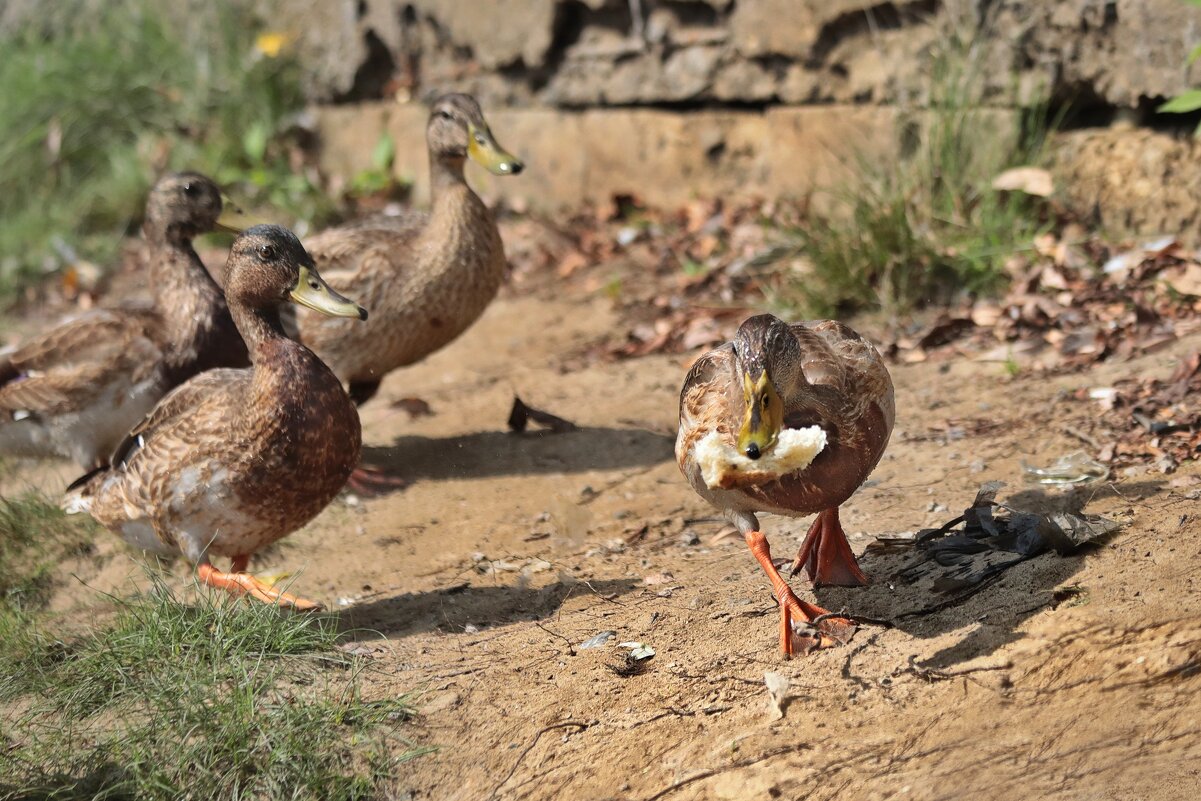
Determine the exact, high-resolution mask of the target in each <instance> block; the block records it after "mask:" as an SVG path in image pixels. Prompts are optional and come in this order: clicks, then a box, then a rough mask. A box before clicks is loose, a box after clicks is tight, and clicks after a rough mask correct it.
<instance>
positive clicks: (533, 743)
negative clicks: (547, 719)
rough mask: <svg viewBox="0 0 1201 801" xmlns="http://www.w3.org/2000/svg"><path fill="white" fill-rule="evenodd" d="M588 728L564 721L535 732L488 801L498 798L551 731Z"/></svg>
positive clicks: (577, 721)
mask: <svg viewBox="0 0 1201 801" xmlns="http://www.w3.org/2000/svg"><path fill="white" fill-rule="evenodd" d="M587 728H588V724H587V723H585V722H584V721H582V720H564V721H561V722H559V723H552V724H551V725H549V726H543V727H542V728H541V729H539V730H538V731H537V732H535V734H534V739H533V740H531V741H530V744H529V745H527V746H526V747H525V750H523V751H522V752H521V753H520V754H518V755H517V761H516V762H514V763H513V767H511V768H509V772H508V773H507V774H505V777H504V778H503V779H501V781H500V784H498V785H496V789H495V790H493V791H492V794H491V795H489V796H488V801H493V799H495V798H496V797H497V793H499V792H500V788H502V787H504V786H505V785H506V784H507V783H508V781H509V779H511V778H513V774H514V773H516V772H517V768H518V767H520V765H521V761H522V760H523V759H525V757H526V755H527V754H529V752H530V751H533V750H534V746H536V745H537V744H538V739H539V738H540V737H541V736H542V735H544V734H546V733H547V732H549V731H554V730H555V729H576V730H577V731H584V730H585V729H587Z"/></svg>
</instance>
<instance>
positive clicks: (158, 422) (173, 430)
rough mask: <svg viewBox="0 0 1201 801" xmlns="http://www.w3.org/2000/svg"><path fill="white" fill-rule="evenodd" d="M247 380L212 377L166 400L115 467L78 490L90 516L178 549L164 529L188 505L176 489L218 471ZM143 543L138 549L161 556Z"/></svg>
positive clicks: (232, 374) (230, 373)
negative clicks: (137, 527)
mask: <svg viewBox="0 0 1201 801" xmlns="http://www.w3.org/2000/svg"><path fill="white" fill-rule="evenodd" d="M252 380H253V373H252V372H251V371H250V370H236V369H221V370H210V371H208V372H206V373H201V374H200V375H198V376H196V377H195V378H193V379H192V380H190V381H188V382H187V383H185V384H182V385H181V386H179V387H177V388H176V389H174V390H173V391H172V392H171V393H169V394H168V395H167V396H166V397H164V398H163V399H162V401H160V402H159V404H158V406H156V407H155V408H154V411H152V412H151V413H150V414H149V415H148V416H147V417H146V418H145V419H144V420H143V421H142V422H141V423H140V424H139V425H138V426H137V427H135V428H134V429H133V431H131V432H130V434H129V436H128V437H127V438H126V439H125V441H123V442H122V443H121V445H119V446H118V448H117V450H116V452H115V453H114V454H113V459H112V467H110V468H109V469H108V470H105V471H101V472H99V473H98V474H95V475H93V476H92V477H91V478H90V479H88V481H87V483H86V485H85V486H84V487H83V488H82V490H81V494H82V495H84V496H90V497H89V501H90V503H89V504H88V511H89V512H90V513H91V514H92V516H93V517H94V518H96V520H97V521H98V522H100V523H102V524H103V525H105V526H108V527H110V528H113V529H115V530H123V529H125V530H126V531H127V532H128V529H127V528H126V527H128V526H129V524H130V523H131V522H132V523H134V524H135V525H141V526H142V527H143V528H145V529H146V530H147V531H148V532H153V536H155V537H157V539H158V540H159V541H160V542H161V543H162V545H163V546H166V549H167V550H168V551H171V550H173V549H174V548H175V547H177V543H176V534H175V532H174V531H173V527H172V526H171V525H170V524H169V521H170V519H171V518H172V517H173V516H174V514H175V512H176V511H177V509H176V504H178V503H186V502H188V501H189V500H190V499H189V498H188V497H187V496H186V494H185V493H181V492H180V488H181V482H182V483H185V484H186V483H189V481H190V482H191V483H193V484H194V485H195V484H198V483H199V477H200V476H201V475H202V474H207V473H210V472H211V470H212V467H213V466H214V465H215V464H217V463H218V460H219V459H220V457H221V456H222V455H223V454H222V453H221V452H220V448H221V447H228V443H227V439H228V436H229V433H228V429H229V425H230V422H229V420H230V415H231V413H232V411H231V410H233V409H237V408H240V407H241V406H243V405H244V403H245V399H246V394H247V390H248V388H249V387H250V384H251V381H252ZM188 475H192V476H195V477H196V478H192V479H190V480H189V479H187V478H185V477H186V476H188ZM145 536H146V535H143V539H142V540H141V541H138V540H137V539H136V538H134V542H135V544H137V545H139V546H140V547H143V548H147V549H150V550H160V549H159V548H157V547H155V546H154V544H153V543H151V542H148V541H147V540H146V539H145ZM127 538H128V534H127Z"/></svg>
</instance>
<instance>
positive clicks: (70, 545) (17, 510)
mask: <svg viewBox="0 0 1201 801" xmlns="http://www.w3.org/2000/svg"><path fill="white" fill-rule="evenodd" d="M96 530H97V526H96V525H95V523H93V522H92V520H91V519H90V518H86V517H68V516H67V515H66V514H64V513H63V512H62V510H60V509H59V508H58V506H57V505H56V504H55V503H53V502H52V501H51V500H50V499H49V498H47V497H45V496H44V495H42V494H41V493H39V492H36V491H30V492H27V493H25V494H24V495H21V496H19V497H15V498H5V497H3V496H0V612H3V611H4V610H6V609H7V610H14V609H26V610H29V609H36V608H38V607H39V606H41V605H42V604H43V603H44V602H45V601H46V598H47V595H48V593H49V591H50V589H51V586H52V579H53V571H54V568H55V567H56V566H57V565H58V563H59V562H60V561H61V560H63V559H65V558H68V557H71V556H74V555H79V554H85V553H88V552H89V551H90V550H91V547H92V541H93V539H94V537H95V533H96ZM0 625H2V623H0ZM0 642H2V640H0ZM3 658H4V656H3V654H0V660H3Z"/></svg>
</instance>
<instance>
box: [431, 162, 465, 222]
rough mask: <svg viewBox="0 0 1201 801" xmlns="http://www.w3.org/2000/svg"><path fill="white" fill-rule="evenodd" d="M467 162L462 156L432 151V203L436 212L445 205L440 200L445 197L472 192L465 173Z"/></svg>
mask: <svg viewBox="0 0 1201 801" xmlns="http://www.w3.org/2000/svg"><path fill="white" fill-rule="evenodd" d="M465 162H466V159H464V158H463V157H461V156H459V157H448V156H439V155H437V154H435V153H430V205H431V206H433V208H434V210H435V212H436V211H437V209H438V207H439V206H441V205H443V204H442V203H440V202H439V201H441V200H443V199H444V198H447V197H449V196H455V195H460V194H461V193H463V192H467V193H470V192H471V188H470V187H469V186H467V178H466V177H465V176H464V174H463V166H464V164H465Z"/></svg>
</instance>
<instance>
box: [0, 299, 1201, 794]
mask: <svg viewBox="0 0 1201 801" xmlns="http://www.w3.org/2000/svg"><path fill="white" fill-rule="evenodd" d="M615 325H616V321H615V319H614V313H613V311H612V307H611V304H610V302H609V301H608V300H605V299H604V298H598V297H597V296H596V295H595V294H589V293H584V292H577V293H573V292H564V291H555V290H553V289H552V288H550V287H544V288H542V289H541V290H538V291H535V292H532V293H531V292H526V293H521V294H518V293H514V292H512V291H509V292H506V294H505V295H504V296H503V297H502V298H501V299H500V300H499V301H498V302H496V303H495V304H494V305H493V306H492V307H491V308H490V309H489V311H488V312H487V313H486V315H485V316H484V318H483V319H482V320H481V321H480V322H479V323H478V324H477V325H476V326H475V327H474V328H472V329H471V330H470V331H469V332H468V333H467V334H466V335H464V336H463V337H462V338H461V339H460V340H459V341H458V342H456V343H454V344H453V345H452V346H450V347H448V348H447V349H445V350H444V351H442V352H440V353H438V354H436V355H435V356H434V357H432V358H430V359H429V360H427V361H426V362H425V363H423V364H420V365H418V366H415V367H413V368H411V369H408V370H404V371H400V372H397V373H393V374H392V375H391V376H390V377H389V378H388V379H387V380H386V382H385V383H384V385H383V390H382V392H381V395H380V396H379V397H377V398H376V399H375V400H373V401H372V402H371V403H369V404H368V405H367V406H366V407H365V408H364V409H363V413H362V416H363V423H364V434H365V440H366V442H367V444H368V446H369V447H368V449H367V455H368V458H369V459H370V460H372V461H374V462H376V463H379V464H383V465H386V466H388V467H389V468H390V469H392V470H393V471H394V472H396V473H397V474H400V475H403V476H406V477H407V478H409V479H411V481H412V484H411V485H410V486H409V487H407V488H406V489H404V490H401V491H399V492H396V493H393V494H391V495H388V496H386V497H383V498H378V499H370V500H362V501H355V500H354V499H342V500H339V501H338V502H336V503H335V505H333V506H332V507H331V508H329V509H328V510H326V511H325V512H324V513H323V514H322V515H321V516H320V517H319V518H318V519H317V520H316V521H315V522H314V523H312V524H311V525H310V526H308V527H307V528H306V529H305V530H303V531H302V532H299V533H297V534H296V535H294V536H292V537H291V538H289V539H288V540H287V541H286V542H285V543H284V544H283V545H281V546H280V547H278V548H276V549H274V550H273V551H271V552H269V553H268V554H266V555H264V556H262V557H260V558H259V559H257V560H256V562H255V563H254V564H253V565H252V569H254V570H256V571H259V572H266V571H289V572H292V574H293V576H294V584H293V587H294V588H295V589H296V590H297V591H298V592H300V593H301V594H303V595H306V596H308V597H313V598H317V599H320V600H323V601H324V602H326V603H327V604H328V605H329V606H330V608H332V609H334V610H337V611H339V612H341V615H342V618H343V621H344V624H345V626H346V628H347V629H349V630H353V632H354V633H353V635H352V636H353V638H354V639H355V640H357V641H360V642H361V643H362V644H363V645H364V646H365V647H366V648H369V649H371V650H372V653H373V658H372V659H371V665H372V669H371V670H370V671H369V672H368V674H367V677H366V680H365V685H364V686H365V694H366V695H367V696H368V697H387V696H394V695H397V694H402V693H411V692H414V691H416V692H418V693H419V699H418V708H419V710H420V714H419V716H418V717H417V718H416V720H415V721H413V722H412V723H409V724H405V728H404V731H403V733H404V735H405V736H406V737H408V738H409V739H410V740H411V741H413V742H414V743H418V744H422V745H435V746H438V747H439V750H438V751H436V752H435V753H433V754H430V755H427V756H424V757H422V758H419V759H417V760H415V761H413V762H411V763H409V764H407V765H405V766H404V767H403V768H402V771H403V773H402V774H401V775H399V776H398V777H397V797H403V798H412V799H477V800H478V799H485V800H490V799H561V798H573V799H631V800H632V801H653V800H654V799H673V801H675V800H677V799H678V800H680V801H683V800H684V799H773V798H783V799H799V798H813V799H828V798H835V797H838V798H853V799H885V798H905V799H920V800H922V801H926V800H930V801H933V800H934V799H964V798H1007V799H1035V798H1038V799H1064V800H1065V801H1066V800H1068V799H1071V800H1072V801H1080V800H1084V799H1106V800H1109V799H1112V800H1113V801H1119V800H1121V801H1126V800H1128V799H1129V800H1130V801H1133V800H1135V799H1138V800H1140V801H1144V800H1145V801H1160V800H1161V799H1182V798H1195V797H1196V794H1197V791H1198V788H1201V776H1199V770H1201V762H1198V761H1197V759H1198V757H1199V756H1201V695H1199V694H1198V692H1197V689H1198V687H1197V685H1196V681H1197V678H1196V674H1197V672H1198V670H1199V668H1201V616H1199V615H1198V612H1199V611H1201V601H1199V600H1198V595H1197V592H1196V591H1195V587H1194V580H1195V578H1196V577H1197V576H1198V570H1199V569H1201V541H1199V539H1198V537H1197V532H1198V529H1197V523H1196V519H1197V510H1198V508H1199V507H1198V501H1196V500H1195V499H1190V498H1189V497H1188V495H1189V493H1190V490H1189V489H1188V487H1187V484H1188V479H1187V477H1188V476H1195V475H1198V474H1199V473H1201V471H1199V470H1198V467H1197V465H1196V464H1192V463H1190V464H1185V465H1184V466H1183V467H1182V469H1181V470H1180V471H1179V472H1177V473H1175V474H1173V475H1171V476H1164V475H1160V474H1146V473H1144V474H1136V475H1121V476H1117V477H1115V478H1114V479H1113V480H1112V481H1110V482H1105V483H1102V484H1100V485H1095V486H1093V487H1091V488H1089V489H1078V490H1075V491H1072V492H1062V491H1049V492H1043V491H1041V490H1038V489H1032V488H1030V487H1029V486H1024V485H1023V484H1022V478H1021V463H1022V462H1023V461H1026V462H1028V463H1031V464H1042V463H1048V462H1050V461H1052V460H1053V459H1054V458H1055V457H1057V456H1060V455H1062V454H1064V453H1066V452H1070V451H1074V450H1077V449H1079V448H1080V447H1081V443H1080V441H1079V439H1078V438H1077V437H1076V436H1075V435H1074V434H1073V433H1072V432H1073V430H1074V428H1075V426H1076V423H1077V422H1078V421H1081V420H1087V419H1088V418H1089V417H1090V416H1094V415H1095V414H1096V413H1097V412H1096V410H1095V409H1094V408H1093V406H1094V404H1093V402H1091V401H1081V400H1076V399H1075V398H1074V397H1073V395H1072V392H1073V390H1076V389H1078V388H1080V387H1097V386H1106V385H1108V384H1109V383H1110V382H1112V381H1114V380H1115V379H1117V378H1120V377H1125V376H1130V375H1139V374H1145V375H1165V376H1166V375H1167V374H1168V373H1170V372H1171V370H1172V368H1173V366H1174V365H1175V364H1176V362H1177V360H1178V359H1179V358H1180V356H1181V355H1182V354H1184V353H1186V352H1188V351H1189V350H1192V349H1196V348H1197V347H1198V345H1199V344H1201V338H1197V337H1194V338H1192V339H1191V340H1183V341H1180V342H1178V343H1176V344H1175V345H1174V346H1173V347H1171V348H1169V349H1165V350H1163V351H1160V352H1159V353H1156V354H1155V355H1153V356H1146V357H1142V358H1141V359H1140V360H1137V361H1131V362H1123V363H1116V364H1105V365H1102V366H1100V367H1098V368H1095V369H1094V370H1092V371H1091V372H1088V373H1077V374H1071V375H1065V376H1057V377H1050V378H1048V377H1040V376H1036V375H1022V374H1019V375H1017V376H1016V377H1013V376H1010V375H1008V374H1007V373H1006V371H1005V370H1004V368H1003V366H1002V365H998V364H995V363H984V362H978V361H969V360H960V361H952V362H948V363H942V364H935V363H926V364H917V365H907V366H902V365H897V366H894V367H892V371H893V377H894V380H895V382H896V386H897V410H898V417H897V427H896V430H895V431H894V433H893V437H892V442H891V444H890V446H889V449H888V452H887V453H886V455H885V457H884V459H883V461H882V462H881V464H880V466H879V468H878V469H877V470H876V472H875V474H874V475H873V476H872V479H871V480H870V481H869V483H868V485H867V486H865V487H864V488H862V489H861V490H860V491H859V492H858V493H857V494H856V495H855V496H854V497H853V498H852V499H851V501H850V502H849V503H848V504H847V505H846V506H845V507H844V508H843V521H844V524H845V526H846V529H847V531H848V533H849V534H850V535H851V542H852V546H853V547H854V548H855V550H856V552H858V553H861V554H862V557H861V562H862V565H863V567H864V569H865V570H866V572H867V573H868V574H869V575H870V576H871V577H872V579H873V581H872V584H871V586H869V587H866V588H862V589H822V590H819V591H818V592H817V595H816V600H817V601H818V602H819V603H821V604H822V605H824V606H826V607H828V608H832V609H846V610H848V611H850V612H852V613H858V614H861V615H864V616H866V617H868V618H873V619H876V620H878V621H881V622H877V623H865V624H864V625H863V626H862V627H861V628H860V629H859V631H858V632H857V634H856V636H855V637H854V639H853V640H852V641H851V643H850V644H849V645H846V646H843V647H839V648H834V649H830V650H826V651H821V652H818V653H814V654H811V655H809V656H806V657H801V658H796V659H793V660H792V661H784V660H782V659H781V658H780V656H779V655H778V653H777V648H776V632H777V626H776V623H777V617H776V612H775V605H774V603H773V601H772V597H771V594H770V585H769V584H768V582H767V580H766V579H765V577H764V576H763V574H762V573H761V572H760V570H759V568H758V566H757V565H756V563H755V561H754V559H753V558H752V557H751V555H750V554H749V552H748V551H747V549H746V546H745V545H744V544H743V543H742V541H741V539H740V538H739V537H738V536H729V535H728V534H727V535H725V536H718V535H719V534H720V533H721V532H722V530H723V529H724V528H725V526H724V524H723V522H722V521H721V520H720V519H719V518H718V517H717V516H716V514H715V513H714V511H713V510H712V509H710V508H709V507H707V506H706V505H705V504H704V503H703V502H702V501H701V500H700V499H699V498H698V497H696V496H695V495H694V494H693V493H692V491H691V490H690V489H689V488H688V487H687V485H686V484H685V483H684V482H683V480H682V479H681V477H680V475H679V473H678V470H677V468H676V465H675V462H674V459H673V457H672V443H673V438H674V431H675V425H676V404H677V395H678V391H679V386H680V382H681V381H682V378H683V375H684V371H685V369H686V366H687V362H688V360H689V358H690V357H688V356H649V357H645V358H641V359H636V360H630V361H624V362H615V363H594V364H589V363H588V362H587V360H585V359H582V358H581V357H580V354H581V353H582V352H584V350H585V349H586V347H587V346H588V345H589V344H590V343H592V342H595V341H596V340H597V339H598V338H599V337H603V336H605V335H607V334H609V333H610V332H612V331H613V329H614V327H615ZM584 365H587V366H584ZM515 394H517V395H520V396H521V397H522V399H523V400H525V401H526V402H527V403H529V404H530V405H532V406H536V407H539V408H542V409H545V410H548V411H550V412H553V413H555V414H558V415H560V416H562V417H565V418H567V419H570V420H571V421H573V422H575V423H576V424H577V425H578V426H580V428H579V430H577V431H574V432H569V433H562V434H553V433H546V432H541V433H540V432H534V433H525V434H512V433H509V432H508V431H507V429H506V418H507V416H508V413H509V409H510V405H511V403H512V400H513V396H514V395H515ZM409 396H416V397H420V398H422V399H424V400H425V401H427V402H428V403H429V405H430V407H431V409H432V412H433V414H432V415H428V416H419V417H410V415H409V413H408V412H407V411H405V410H404V408H402V407H399V406H395V405H394V402H395V401H397V400H398V399H401V398H404V397H409ZM948 421H957V422H956V428H954V429H953V431H954V432H955V433H953V434H948V432H947V424H948ZM964 421H966V422H964ZM1136 472H1137V471H1136ZM71 473H72V471H71V470H70V469H69V468H68V467H67V466H53V465H43V466H29V468H28V469H23V470H21V471H20V472H17V473H15V474H12V475H10V476H9V477H8V478H7V479H6V480H5V481H4V484H3V486H0V491H3V492H12V491H15V490H17V489H19V488H20V487H21V486H23V485H25V484H27V483H38V484H41V485H42V486H46V487H47V488H50V489H53V485H54V483H55V482H58V481H63V482H65V480H67V479H69V478H70V477H72V476H71ZM1182 477H1184V480H1182ZM990 480H1002V481H1005V482H1007V486H1006V488H1005V489H1004V490H1002V492H1001V496H1000V498H1001V500H1002V501H1005V502H1008V503H1010V504H1012V505H1014V506H1015V507H1018V508H1023V509H1029V510H1034V511H1038V510H1048V509H1073V510H1075V509H1083V510H1084V511H1086V512H1088V513H1094V514H1103V515H1105V516H1107V517H1110V518H1112V519H1114V520H1117V521H1119V522H1121V523H1122V524H1123V528H1122V529H1121V530H1120V531H1119V532H1118V533H1117V534H1115V535H1113V536H1111V537H1110V538H1109V539H1108V540H1107V541H1106V542H1105V544H1103V545H1101V546H1098V547H1093V548H1089V549H1086V550H1085V551H1083V552H1082V553H1080V554H1078V555H1075V556H1071V557H1062V556H1059V555H1057V554H1054V553H1052V554H1044V555H1042V556H1039V557H1036V558H1033V559H1030V560H1028V561H1025V562H1023V563H1021V564H1018V565H1017V566H1015V567H1013V568H1011V569H1009V570H1007V571H1005V572H1004V573H1003V574H1002V576H1001V578H1000V579H999V580H998V581H996V582H994V583H992V584H990V585H988V586H987V587H985V588H984V589H983V590H981V591H980V592H978V593H976V594H974V595H973V596H971V597H970V598H968V599H966V600H963V601H962V602H952V603H942V602H944V601H945V600H946V597H945V596H941V595H938V594H936V593H934V592H933V590H932V589H931V588H930V586H929V584H928V583H924V582H918V583H914V584H907V583H905V582H903V581H901V580H900V579H899V578H898V576H897V573H898V571H899V570H900V568H901V566H902V565H904V564H905V563H906V562H907V561H908V560H909V558H910V556H911V554H910V553H908V552H907V550H906V549H905V548H904V547H898V546H895V545H893V546H888V547H885V546H883V545H881V544H879V543H877V542H876V537H877V536H891V535H896V534H898V533H900V532H913V531H915V530H917V529H920V528H923V527H933V526H938V525H941V524H942V523H944V522H947V521H949V520H950V519H951V518H953V517H955V516H956V515H957V514H958V513H959V512H960V511H961V510H962V509H963V508H964V507H966V506H968V505H969V504H970V502H971V500H972V498H973V497H974V495H975V492H976V490H977V488H978V487H979V485H981V484H982V483H984V482H985V481H990ZM1192 494H1193V496H1194V498H1195V495H1196V493H1195V491H1193V493H1192ZM764 525H765V531H766V533H767V534H768V537H769V538H770V540H771V542H772V545H773V547H774V553H775V555H776V556H777V557H779V558H781V559H785V558H789V559H790V558H791V556H792V555H793V553H795V550H796V548H797V546H798V545H799V542H800V539H801V536H802V535H803V534H804V532H805V530H806V528H807V525H808V520H804V519H801V520H792V519H786V518H776V517H771V516H767V517H766V518H765V520H764ZM69 567H70V572H71V574H72V575H73V576H74V577H75V579H73V580H71V581H68V582H66V583H65V584H64V586H63V587H62V588H61V589H60V591H59V592H58V593H57V595H56V596H55V598H54V601H53V608H54V609H55V610H56V611H57V612H59V613H62V614H63V615H64V616H66V617H67V618H68V619H70V618H77V619H84V618H85V617H86V616H87V615H90V614H93V612H94V610H95V609H97V608H98V607H102V606H103V605H104V602H103V600H102V596H101V595H100V593H104V592H113V591H115V592H129V591H131V590H132V588H133V587H134V586H136V585H138V584H139V583H142V582H144V580H145V578H144V571H143V567H142V566H141V563H140V562H139V561H138V560H137V559H136V558H135V557H134V556H133V555H132V554H131V553H130V552H129V551H128V550H127V549H126V548H125V547H124V546H123V545H121V544H120V543H119V542H118V541H117V540H116V538H115V537H114V538H105V539H102V540H101V542H100V544H99V549H98V553H97V554H96V555H95V556H94V557H93V558H90V559H88V560H87V561H81V562H80V563H78V564H75V565H71V566H69ZM172 581H173V582H174V583H176V584H177V585H178V586H180V587H183V586H185V585H187V584H188V582H189V581H190V578H189V574H188V571H187V570H186V569H185V566H184V565H182V564H180V565H177V566H176V568H175V570H174V572H173V573H172ZM793 586H794V587H795V588H796V589H797V590H798V592H799V593H800V594H801V596H802V597H803V598H808V599H813V597H814V594H813V591H812V589H811V588H810V587H808V586H807V582H805V581H804V580H803V579H802V578H797V579H795V580H794V581H793ZM939 604H942V606H941V607H940V606H939ZM932 607H933V608H932ZM907 613H908V614H907ZM606 630H611V631H613V632H615V635H616V636H615V637H614V638H613V639H612V640H610V641H609V643H608V644H607V645H605V646H603V647H600V648H594V649H587V650H581V649H580V648H579V646H580V644H581V643H582V642H583V641H584V640H586V639H588V638H590V637H592V636H593V635H595V634H597V633H598V632H601V631H606ZM624 641H642V642H644V643H646V644H647V645H649V646H651V647H652V648H653V649H654V650H655V651H656V655H655V656H654V657H653V658H652V659H650V660H648V661H647V662H645V663H643V668H644V669H643V670H642V671H641V672H634V674H633V675H623V672H625V673H628V672H629V671H621V670H619V668H622V667H623V666H624V665H625V661H624V659H623V658H622V656H621V655H622V654H623V653H625V651H624V649H621V648H618V647H617V646H616V643H620V642H624ZM765 672H775V673H780V674H783V675H784V676H786V677H788V679H789V695H788V698H787V700H786V702H785V704H784V707H783V713H782V715H781V714H780V713H778V712H777V711H776V710H774V709H773V708H772V707H771V706H770V705H769V700H768V693H767V691H766V689H765V683H764V674H765Z"/></svg>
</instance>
